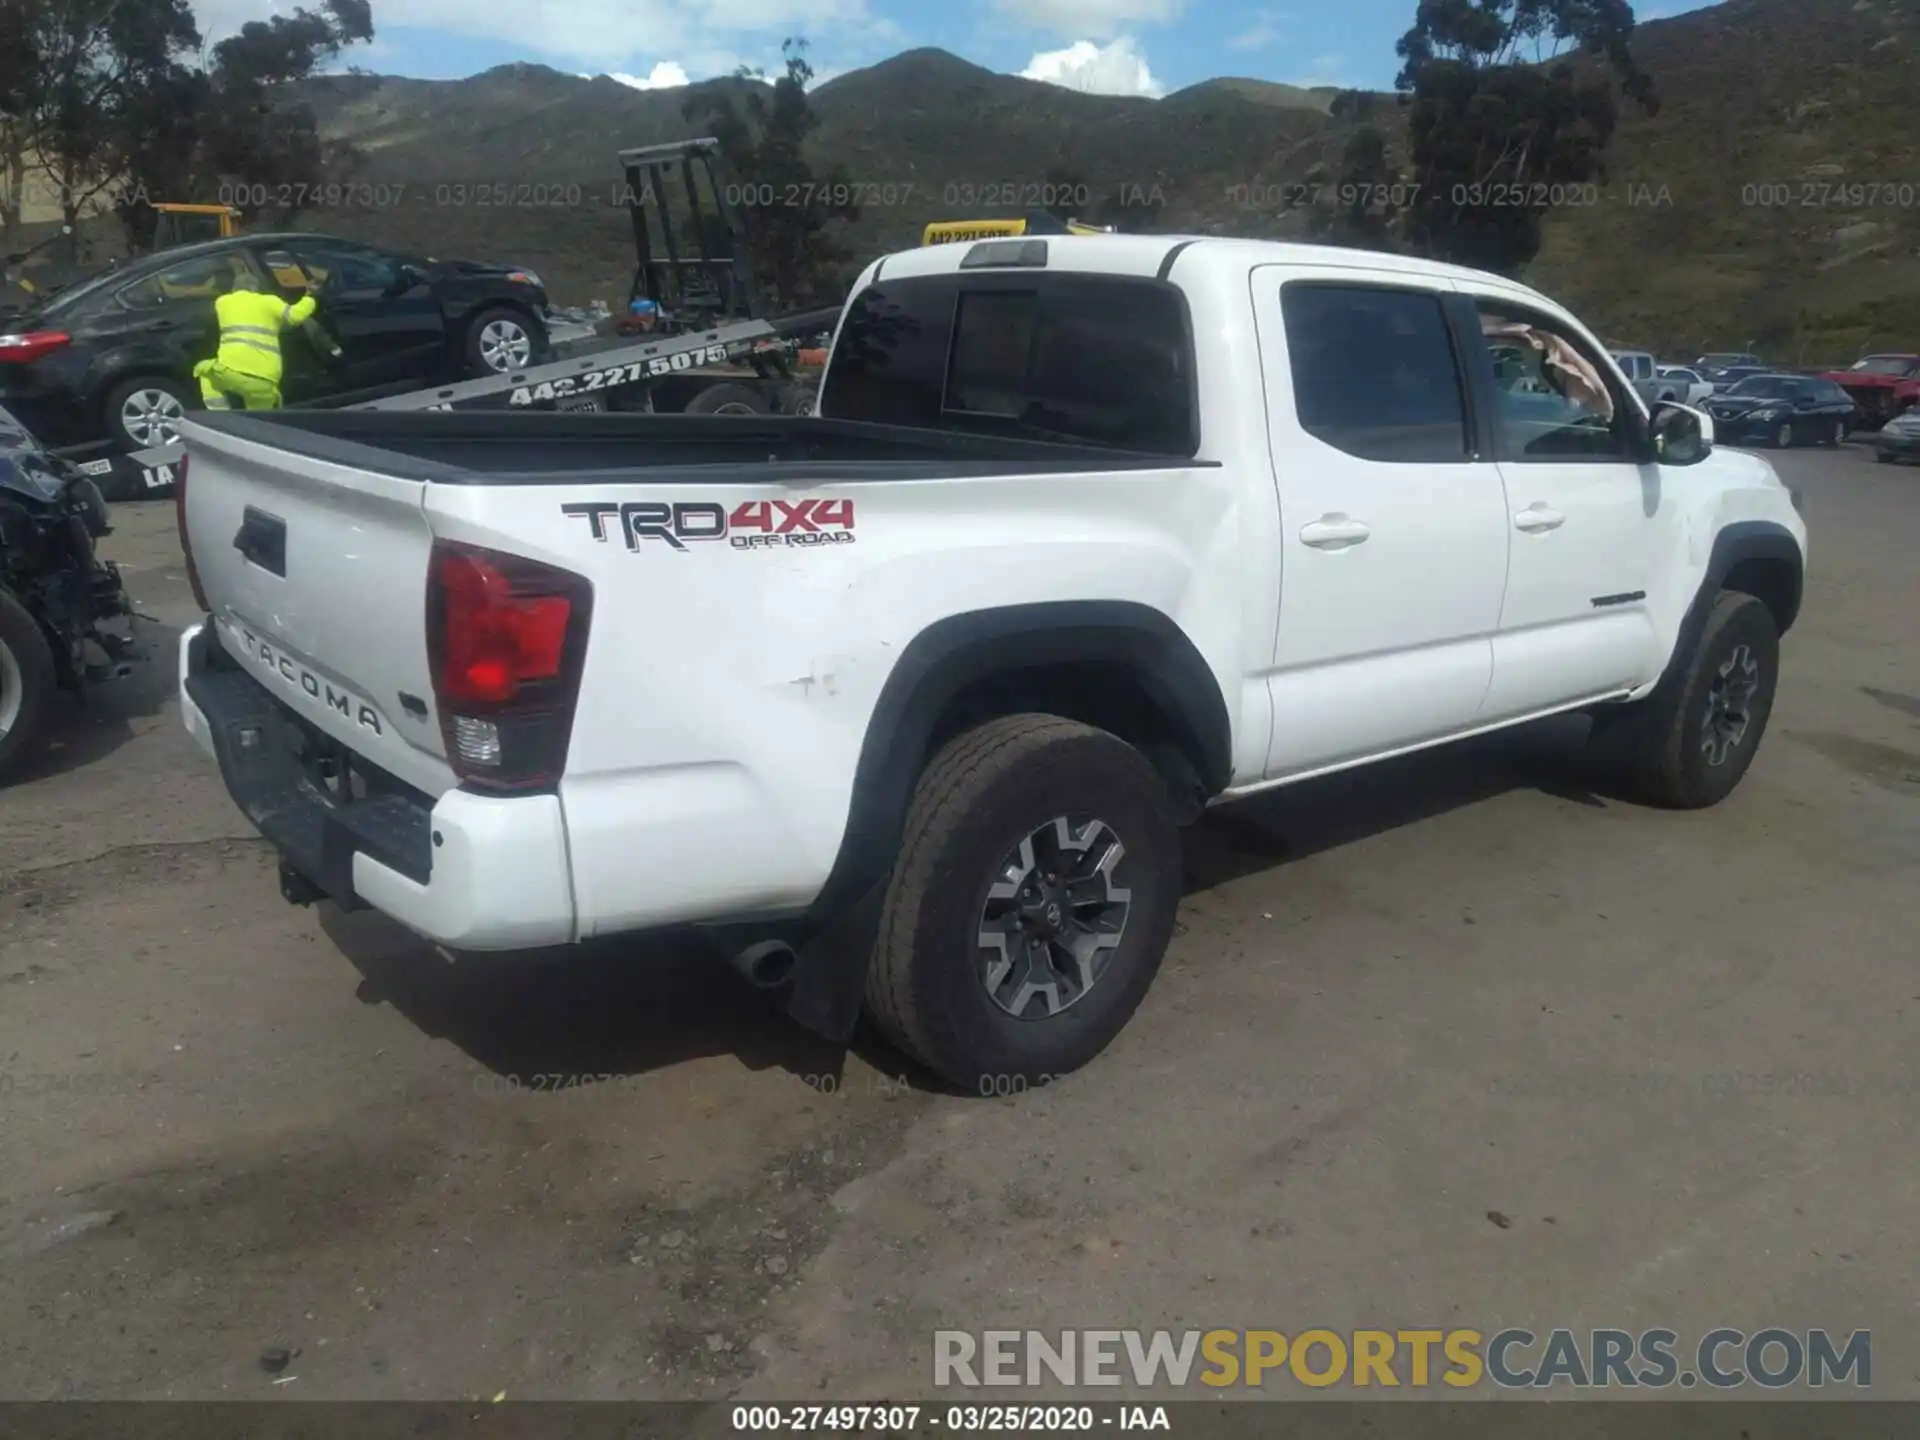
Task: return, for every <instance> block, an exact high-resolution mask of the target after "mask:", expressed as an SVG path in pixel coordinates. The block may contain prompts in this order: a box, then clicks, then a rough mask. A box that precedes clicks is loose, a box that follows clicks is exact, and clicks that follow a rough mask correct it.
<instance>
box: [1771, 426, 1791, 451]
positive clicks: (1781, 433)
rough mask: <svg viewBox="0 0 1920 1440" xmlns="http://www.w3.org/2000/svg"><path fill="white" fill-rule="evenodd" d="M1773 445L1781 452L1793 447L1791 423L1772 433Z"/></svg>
mask: <svg viewBox="0 0 1920 1440" xmlns="http://www.w3.org/2000/svg"><path fill="white" fill-rule="evenodd" d="M1773 443H1774V444H1775V445H1776V446H1778V447H1779V448H1780V449H1782V450H1788V449H1791V448H1792V447H1793V424H1792V422H1791V421H1789V422H1788V423H1787V424H1784V425H1782V426H1781V427H1780V428H1779V430H1778V431H1776V432H1775V433H1774V437H1773Z"/></svg>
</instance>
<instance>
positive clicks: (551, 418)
mask: <svg viewBox="0 0 1920 1440" xmlns="http://www.w3.org/2000/svg"><path fill="white" fill-rule="evenodd" d="M193 423H194V424H195V425H197V426H202V427H204V428H206V429H210V430H216V431H221V432H224V433H226V434H229V435H231V436H233V437H234V438H235V439H239V440H250V441H254V442H257V443H259V444H263V445H270V446H273V447H275V448H276V449H280V450H285V451H289V452H292V453H295V454H299V455H304V456H308V457H310V458H312V459H316V460H324V461H331V462H333V463H335V464H340V465H351V466H355V467H358V468H360V469H365V470H370V471H373V472H375V473H378V474H385V475H391V476H395V477H398V478H401V479H407V480H418V481H425V482H428V483H432V484H446V485H489V484H491V485H536V484H541V483H545V482H552V483H555V484H559V483H577V482H579V481H580V480H582V479H584V478H588V477H592V476H596V475H604V476H606V477H608V478H613V477H616V476H617V477H619V478H620V479H622V480H625V481H627V482H628V483H632V482H633V481H634V480H635V479H640V480H645V481H657V482H658V483H662V484H666V483H672V482H674V481H676V480H681V479H693V478H697V479H699V480H702V481H707V482H712V481H716V480H717V481H726V480H734V481H736V482H738V481H755V482H759V483H765V482H766V481H767V480H768V478H769V474H768V472H769V471H770V470H776V469H777V470H778V471H780V472H781V475H782V476H783V477H784V476H787V475H793V476H795V477H796V478H799V477H804V476H806V475H808V474H810V473H812V472H813V471H814V469H816V468H819V469H823V470H827V469H830V470H831V471H832V473H833V474H835V475H837V476H844V477H847V478H868V479H913V478H918V477H920V476H922V475H924V476H927V477H929V478H932V477H941V476H960V475H994V474H1007V475H1029V474H1035V473H1059V472H1075V471H1100V470H1107V471H1111V470H1157V469H1172V468H1188V467H1192V466H1195V465H1205V464H1207V463H1208V462H1206V461H1196V460H1192V459H1189V458H1187V457H1184V456H1168V455H1151V454H1141V453H1137V452H1133V451H1123V450H1111V449H1105V448H1101V447H1097V446H1088V445H1065V444H1055V443H1052V442H1050V441H1044V440H1030V439H1025V438H1022V437H1018V436H998V435H975V434H966V433H960V432H955V431H947V430H927V429H919V428H912V427H908V426H900V425H880V424H874V423H872V422H869V421H862V420H829V419H820V418H816V417H813V416H803V415H768V416H760V417H756V418H752V419H749V418H746V417H732V416H729V417H726V418H724V419H716V418H714V417H711V416H704V415H635V414H621V413H613V414H597V413H581V412H564V411H563V412H549V411H520V412H515V411H467V412H464V413H461V412H448V411H414V412H410V413H406V412H403V413H395V414H387V413H383V412H380V411H373V410H278V411H270V412H262V413H259V414H245V413H240V414H228V415H220V414H196V415H195V416H194V417H193ZM635 471H643V472H645V473H644V474H641V475H638V476H636V475H635V474H634V472H635Z"/></svg>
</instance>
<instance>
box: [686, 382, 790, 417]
mask: <svg viewBox="0 0 1920 1440" xmlns="http://www.w3.org/2000/svg"><path fill="white" fill-rule="evenodd" d="M771 409H772V407H771V406H769V405H768V404H767V402H766V398H765V397H764V396H762V395H761V393H760V392H759V391H758V390H755V389H754V388H753V387H752V386H751V385H731V384H729V385H709V386H708V387H707V388H706V389H704V390H702V391H701V392H700V393H699V394H698V395H696V396H694V397H693V399H691V400H689V401H688V402H687V405H686V409H685V410H683V411H682V412H681V413H682V414H685V415H765V414H768V413H769V412H770V411H771Z"/></svg>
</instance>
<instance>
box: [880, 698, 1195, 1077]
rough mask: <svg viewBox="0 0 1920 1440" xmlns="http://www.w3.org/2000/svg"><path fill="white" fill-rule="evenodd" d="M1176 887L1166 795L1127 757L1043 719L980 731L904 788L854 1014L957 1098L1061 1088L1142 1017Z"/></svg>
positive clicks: (1001, 722)
mask: <svg viewBox="0 0 1920 1440" xmlns="http://www.w3.org/2000/svg"><path fill="white" fill-rule="evenodd" d="M1180 888H1181V862H1180V833H1179V830H1178V829H1177V828H1176V826H1175V824H1174V819H1173V811H1172V807H1171V804H1170V795H1169V792H1168V790H1167V786H1166V783H1165V782H1164V781H1163V780H1162V779H1161V778H1160V775H1159V774H1158V772H1156V771H1155V770H1154V769H1153V767H1152V766H1151V765H1150V764H1148V763H1147V761H1146V759H1145V757H1143V756H1142V755H1141V754H1140V752H1139V751H1137V750H1135V749H1134V748H1133V747H1132V746H1131V745H1128V744H1127V743H1125V742H1124V741H1122V740H1119V739H1117V738H1115V737H1114V736H1112V735H1109V734H1107V733H1106V732H1105V731H1102V730H1095V729H1093V728H1091V727H1089V726H1086V725H1081V724H1077V723H1075V722H1073V721H1070V720H1063V719H1060V718H1058V717H1056V716H1052V715H1011V716H1007V717H1004V718H1002V719H998V720H992V721H989V722H987V723H986V724H984V725H981V726H979V727H978V728H976V729H973V730H969V731H967V732H966V733H964V734H962V735H961V736H959V737H958V738H957V739H955V740H953V741H952V742H950V743H949V744H948V745H947V746H946V747H945V748H943V749H942V750H941V751H940V752H939V754H938V755H936V756H935V757H934V759H933V761H932V762H931V763H930V764H929V765H928V766H927V768H926V770H925V772H924V773H923V774H922V775H921V777H920V780H919V783H918V784H917V785H916V787H915V789H914V794H913V801H912V806H911V809H910V811H909V814H908V818H907V824H906V830H905V834H904V838H903V841H902V844H901V849H900V855H899V859H898V861H897V862H896V864H895V867H894V871H893V874H892V876H891V877H890V879H889V881H888V885H887V892H886V899H885V904H884V907H883V909H882V912H881V919H880V927H879V932H878V936H877V938H876V941H875V944H874V949H873V955H872V958H871V961H870V962H869V965H868V971H867V987H866V996H867V1010H868V1013H869V1014H870V1015H871V1016H872V1018H873V1020H874V1022H875V1023H876V1024H877V1025H878V1026H879V1028H880V1029H881V1031H882V1032H883V1033H885V1034H886V1035H887V1036H888V1038H889V1039H891V1040H892V1041H893V1042H894V1043H895V1044H896V1045H898V1046H899V1047H900V1048H901V1049H902V1050H905V1051H906V1052H907V1053H908V1054H910V1055H912V1056H913V1057H914V1058H915V1059H917V1060H919V1061H920V1062H921V1063H923V1064H925V1065H926V1066H928V1067H929V1068H930V1069H932V1070H934V1071H936V1072H937V1073H939V1074H940V1075H941V1076H943V1077H944V1078H945V1079H947V1080H948V1081H949V1082H951V1083H952V1084H954V1085H956V1086H958V1087H960V1088H961V1089H963V1090H966V1091H969V1092H975V1093H980V1094H991V1093H1007V1091H1008V1090H1009V1089H1014V1088H1026V1087H1027V1086H1030V1085H1035V1084H1040V1083H1044V1082H1045V1080H1046V1079H1047V1078H1048V1077H1050V1076H1055V1075H1064V1074H1066V1073H1068V1072H1069V1071H1072V1070H1076V1069H1078V1068H1079V1067H1081V1066H1082V1065H1085V1064H1086V1063H1087V1062H1088V1061H1089V1060H1091V1059H1093V1058H1094V1056H1096V1055H1098V1054H1099V1053H1100V1051H1101V1050H1103V1049H1104V1048H1105V1047H1106V1045H1107V1044H1108V1042H1109V1041H1111V1040H1112V1039H1113V1037H1114V1036H1115V1035H1117V1034H1119V1033H1120V1030H1121V1029H1122V1027H1124V1026H1125V1025H1126V1023H1127V1021H1128V1019H1129V1018H1131V1016H1132V1015H1133V1012H1134V1010H1135V1008H1136V1007H1138V1005H1139V1004H1140V1000H1141V997H1142V996H1144V995H1145V994H1146V992H1147V987H1148V986H1149V985H1151V984H1152V983H1153V977H1154V975H1155V973H1156V972H1157V971H1158V970H1159V968H1160V960H1161V957H1162V956H1163V955H1164V954H1165V953H1166V949H1167V944H1168V942H1169V940H1170V939H1171V938H1172V935H1173V921H1174V912H1175V910H1176V909H1177V908H1178V906H1179V903H1180Z"/></svg>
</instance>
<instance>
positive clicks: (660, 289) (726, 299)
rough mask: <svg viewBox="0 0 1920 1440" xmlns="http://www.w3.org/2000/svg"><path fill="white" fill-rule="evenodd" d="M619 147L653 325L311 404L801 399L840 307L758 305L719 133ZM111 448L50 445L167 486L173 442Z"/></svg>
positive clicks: (674, 405) (629, 407)
mask: <svg viewBox="0 0 1920 1440" xmlns="http://www.w3.org/2000/svg"><path fill="white" fill-rule="evenodd" d="M620 160H621V165H622V167H623V169H624V171H625V173H626V182H627V192H626V193H627V201H628V208H629V210H630V211H631V213H632V221H633V235H634V246H635V249H636V252H637V255H638V263H637V264H636V266H635V268H634V273H633V282H632V285H631V288H630V291H629V297H628V298H629V302H631V301H633V300H647V301H651V302H652V304H653V307H654V313H655V314H657V315H658V317H659V320H658V322H657V326H656V328H655V329H654V330H653V331H652V332H651V333H650V334H648V335H646V336H644V337H641V336H630V335H617V334H616V335H604V334H591V335H583V336H580V338H577V339H571V340H565V341H561V342H559V343H556V344H555V345H554V346H553V347H552V349H551V350H550V352H549V353H548V355H547V356H546V358H544V359H543V360H542V361H541V362H540V363H539V364H537V365H529V366H526V367H524V368H522V369H518V370H508V371H503V372H501V373H500V374H497V375H484V376H480V377H478V378H476V379H472V380H463V381H455V382H453V383H451V384H446V385H436V386H429V387H426V388H424V389H411V390H405V391H402V392H399V393H396V394H383V395H377V396H374V397H373V398H358V397H356V396H353V395H347V396H340V397H334V398H333V399H331V400H330V401H329V402H327V403H326V404H325V405H321V406H314V407H311V408H325V409H352V410H490V409H512V410H520V409H534V410H621V411H640V412H652V413H668V414H670V413H693V414H711V415H756V414H757V415H765V414H805V413H808V412H809V411H810V410H811V408H812V403H813V398H812V397H813V390H814V382H812V381H811V380H809V379H807V378H804V377H803V376H801V375H800V374H799V373H798V372H797V371H796V370H795V368H794V365H793V362H792V354H793V351H794V349H795V348H796V345H797V344H798V343H800V342H803V341H805V340H807V339H809V338H810V337H812V336H814V335H817V334H819V333H820V332H822V331H825V330H831V329H832V327H833V325H834V324H835V323H836V321H837V320H838V318H839V314H840V307H839V306H833V307H831V308H828V309H822V310H808V311H803V312H799V313H796V314H791V315H785V316H780V317H775V318H767V317H766V316H765V315H764V306H763V302H762V299H761V296H760V291H759V287H758V285H757V284H756V283H755V281H754V274H753V267H752V265H751V263H750V262H749V260H748V258H747V253H746V248H745V244H744V238H743V236H742V234H741V230H740V226H739V223H738V220H737V218H736V216H735V213H734V211H733V207H732V206H730V205H729V204H728V203H727V200H726V185H725V178H724V166H723V161H722V159H721V156H720V149H719V142H718V141H716V140H714V139H712V138H701V139H695V140H683V141H675V142H672V143H669V144H664V145H650V146H645V147H642V148H639V149H632V150H623V151H622V152H620ZM676 172H677V174H676ZM676 179H677V180H678V182H679V186H680V188H681V190H682V192H683V194H684V201H685V208H686V217H685V218H686V219H687V221H688V222H689V223H687V224H686V226H685V233H684V234H682V233H681V232H680V231H679V230H678V229H677V228H676V226H675V223H674V216H673V209H674V206H673V204H672V203H671V202H670V200H669V195H670V194H671V193H672V191H673V189H674V182H675V180H676ZM703 192H704V193H703ZM289 408H298V407H289ZM110 451H111V447H110V445H109V444H107V443H95V444H92V445H87V446H73V447H68V448H66V449H63V450H60V451H56V452H55V453H57V454H59V455H61V456H62V457H63V458H65V459H68V460H70V461H72V462H73V463H75V464H76V465H77V466H78V467H79V469H80V470H81V472H82V473H83V474H86V475H88V476H90V477H92V478H93V480H94V481H95V483H96V484H97V485H99V486H100V488H101V491H102V493H103V494H105V495H106V497H107V498H108V499H110V500H127V499H133V498H138V497H142V496H151V497H154V498H159V497H161V496H163V495H169V494H171V493H172V491H173V486H174V481H175V479H176V477H177V475H178V468H177V467H178V464H179V461H180V457H181V454H182V450H181V447H180V445H178V444H177V443H176V444H172V445H162V446H155V447H153V448H151V449H146V450H136V451H132V452H122V453H102V452H110Z"/></svg>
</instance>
